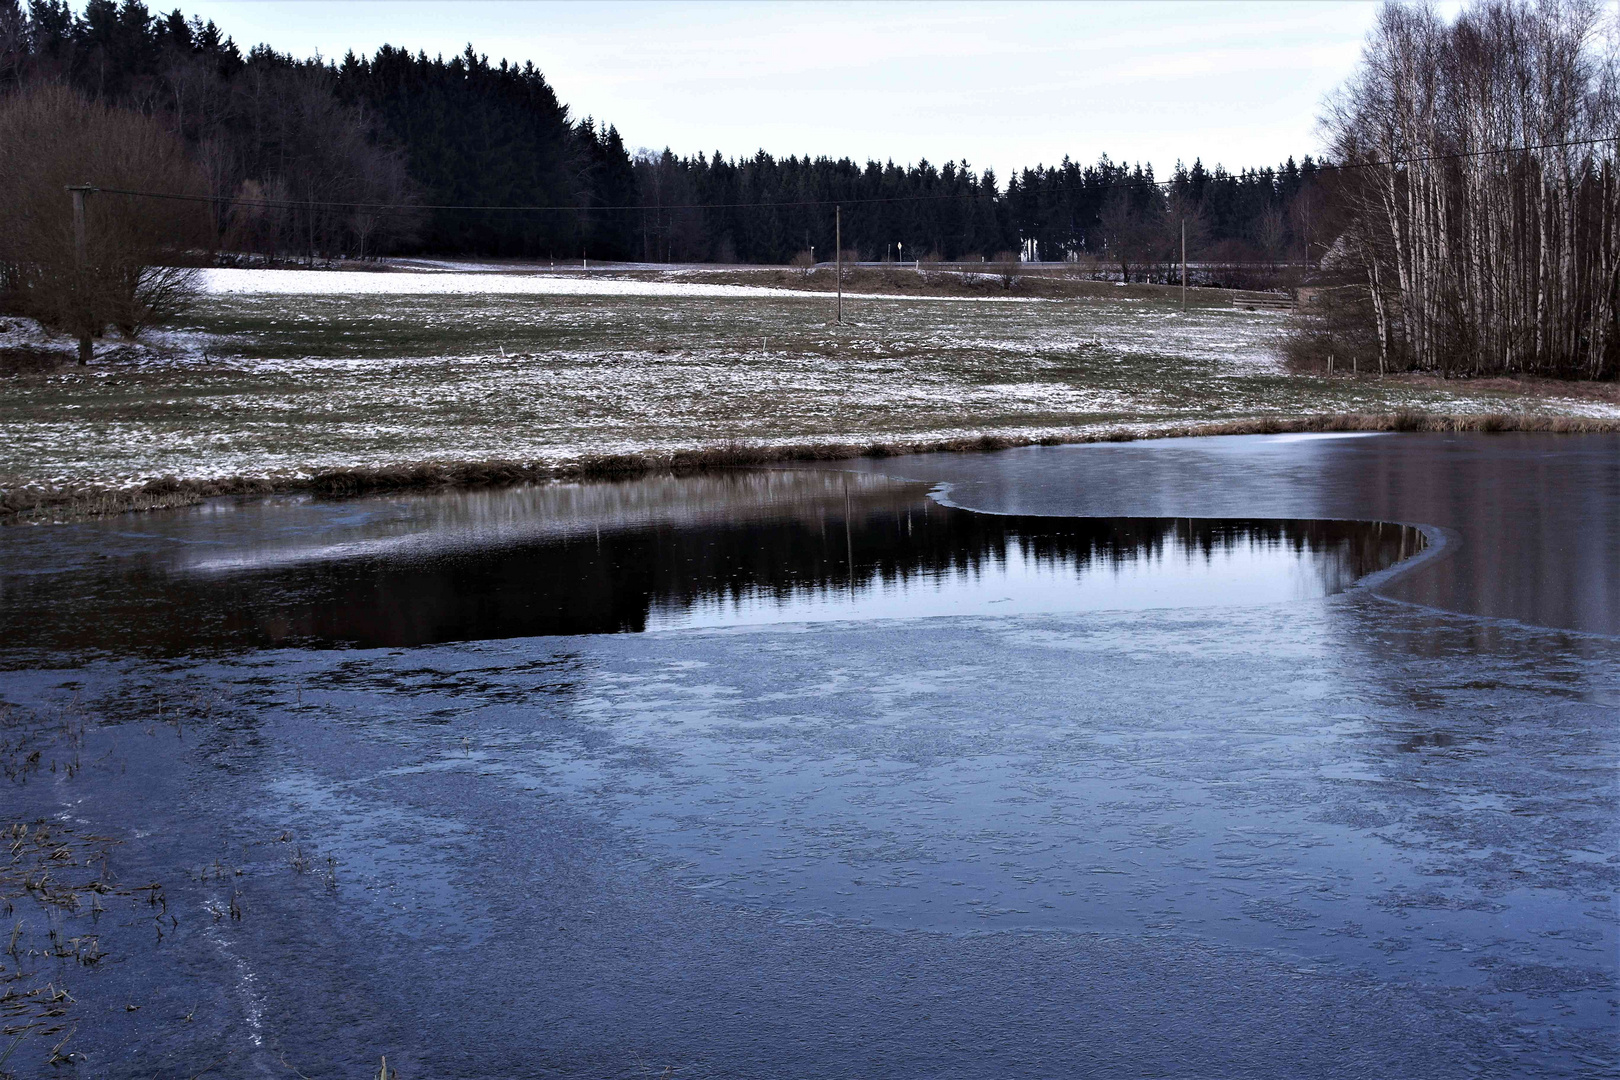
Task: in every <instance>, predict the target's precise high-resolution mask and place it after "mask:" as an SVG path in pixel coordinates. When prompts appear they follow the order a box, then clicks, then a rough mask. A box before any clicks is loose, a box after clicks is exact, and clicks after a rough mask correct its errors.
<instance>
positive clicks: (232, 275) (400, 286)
mask: <svg viewBox="0 0 1620 1080" xmlns="http://www.w3.org/2000/svg"><path fill="white" fill-rule="evenodd" d="M202 282H203V290H204V291H205V292H208V293H211V294H213V295H259V296H265V295H280V296H331V295H343V296H361V295H370V296H435V295H443V294H446V293H453V294H484V295H490V296H621V297H739V298H741V297H752V298H755V299H760V298H764V297H771V298H777V299H788V298H793V299H800V300H814V301H819V302H821V303H831V302H832V301H833V297H832V296H830V295H829V294H827V293H818V292H804V291H801V290H797V289H768V288H765V287H763V286H759V285H706V284H702V283H700V282H685V281H633V280H629V279H625V278H609V277H580V276H577V275H576V276H570V277H551V276H548V275H544V274H489V273H458V272H452V271H446V272H442V273H420V274H378V273H371V272H368V271H362V270H265V269H246V268H240V267H218V268H214V269H210V270H204V271H203V272H202ZM844 299H846V300H893V301H906V300H911V301H916V300H925V301H931V302H934V303H964V302H965V303H980V304H986V303H988V304H1029V303H1042V302H1043V301H1040V300H1036V299H1033V298H1029V297H1001V296H994V297H991V296H884V295H880V294H877V293H845V294H844Z"/></svg>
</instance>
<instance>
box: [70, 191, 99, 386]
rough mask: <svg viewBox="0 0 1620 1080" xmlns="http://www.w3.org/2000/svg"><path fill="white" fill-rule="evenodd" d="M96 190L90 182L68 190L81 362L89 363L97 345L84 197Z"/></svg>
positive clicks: (74, 290)
mask: <svg viewBox="0 0 1620 1080" xmlns="http://www.w3.org/2000/svg"><path fill="white" fill-rule="evenodd" d="M94 190H96V189H95V188H93V187H91V186H90V185H89V184H78V185H76V186H70V187H69V188H68V191H69V192H70V193H71V194H72V195H73V292H74V297H73V298H74V300H75V301H76V302H77V304H78V307H79V312H78V314H79V363H81V364H88V363H89V362H90V358H91V356H92V354H93V352H94V349H95V346H94V345H92V344H91V341H90V337H91V333H92V331H93V330H94V327H92V326H91V325H90V322H91V320H92V319H93V318H94V313H93V312H92V310H91V305H90V303H89V300H88V299H87V293H88V290H87V289H86V288H85V280H84V274H85V269H86V267H85V261H86V259H85V249H84V197H85V196H86V195H88V194H90V193H91V192H92V191H94Z"/></svg>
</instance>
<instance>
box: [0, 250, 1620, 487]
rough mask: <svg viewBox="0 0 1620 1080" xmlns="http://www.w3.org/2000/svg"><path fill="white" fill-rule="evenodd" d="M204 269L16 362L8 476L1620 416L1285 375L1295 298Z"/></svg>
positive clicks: (1500, 397)
mask: <svg viewBox="0 0 1620 1080" xmlns="http://www.w3.org/2000/svg"><path fill="white" fill-rule="evenodd" d="M208 284H209V289H210V291H209V294H208V295H207V296H206V297H205V299H204V301H203V302H202V304H201V305H200V306H199V307H198V309H197V310H196V311H195V312H194V313H193V314H192V316H191V317H190V318H189V319H188V320H187V322H186V324H185V325H183V326H180V327H176V328H173V329H171V330H168V331H165V332H163V333H161V334H157V335H154V336H153V337H152V338H150V339H149V340H148V341H146V342H144V343H140V344H137V345H120V344H116V343H104V344H102V345H100V346H98V359H97V361H96V363H95V364H93V365H91V366H90V367H88V368H78V367H76V366H73V365H71V364H68V365H64V366H58V367H55V368H52V369H49V370H34V371H24V372H22V373H11V374H5V375H0V415H4V417H5V436H6V437H5V438H4V439H3V440H0V487H5V486H9V485H14V484H17V483H63V484H117V485H127V484H132V483H138V482H140V481H143V480H147V479H151V478H155V477H161V476H166V475H171V476H178V477H184V478H201V477H216V476H230V475H244V476H275V475H297V474H302V473H307V472H310V471H314V470H319V469H326V468H332V467H340V466H378V465H389V464H411V463H418V462H425V461H482V460H487V459H493V458H500V459H515V460H522V461H560V460H565V459H568V458H572V457H577V456H579V455H584V454H600V453H618V452H626V451H640V450H655V451H656V450H669V449H675V448H681V447H695V446H704V445H713V444H716V443H721V442H725V441H728V440H743V441H751V442H761V443H798V442H822V441H843V442H856V443H865V442H867V441H871V440H879V439H881V440H891V441H905V440H910V439H936V438H948V437H954V436H962V435H977V434H982V433H986V432H995V433H1001V434H1007V435H1014V436H1035V437H1039V436H1042V435H1064V434H1071V433H1075V432H1081V431H1089V430H1097V429H1102V428H1116V427H1129V428H1133V429H1137V430H1142V429H1146V428H1151V427H1154V426H1159V425H1167V424H1177V423H1186V422H1190V421H1214V420H1223V419H1234V418H1240V417H1257V416H1297V415H1301V414H1306V413H1321V412H1391V411H1394V410H1397V409H1403V408H1415V409H1429V410H1435V411H1444V412H1451V413H1483V412H1502V411H1513V410H1518V409H1527V408H1528V409H1531V410H1533V411H1536V412H1561V413H1568V414H1574V415H1611V416H1612V415H1615V414H1616V413H1617V412H1620V410H1617V409H1616V408H1615V407H1614V406H1613V405H1610V404H1606V403H1603V402H1595V401H1584V402H1583V401H1578V400H1573V399H1571V400H1554V399H1546V398H1538V399H1533V400H1528V401H1527V400H1526V399H1525V398H1522V397H1516V396H1511V395H1510V394H1508V393H1506V392H1504V391H1501V390H1488V389H1477V388H1476V389H1470V388H1469V387H1468V385H1467V384H1459V388H1458V389H1449V388H1448V389H1429V388H1418V387H1413V386H1411V385H1406V384H1401V383H1396V382H1393V381H1392V382H1387V383H1382V382H1379V381H1377V380H1350V379H1337V380H1332V381H1325V380H1321V379H1312V378H1302V377H1298V376H1290V375H1287V374H1285V373H1283V372H1282V370H1281V369H1280V366H1279V363H1278V360H1277V357H1276V352H1275V348H1276V345H1277V343H1278V341H1279V340H1280V338H1281V336H1282V334H1283V333H1284V331H1285V329H1286V327H1287V321H1286V318H1285V317H1284V316H1280V315H1276V314H1271V313H1264V312H1244V311H1237V310H1233V309H1230V308H1216V307H1207V308H1193V309H1192V310H1189V311H1186V312H1183V311H1182V310H1180V309H1179V308H1178V307H1175V306H1171V305H1167V304H1161V303H1156V302H1152V301H1140V300H1137V301H1126V300H1112V299H1109V300H1083V299H1081V300H1065V301H1062V302H1040V303H971V302H967V303H964V302H956V301H931V302H914V301H907V300H897V299H894V298H884V299H881V300H862V299H860V298H858V297H846V303H845V318H846V321H845V324H844V325H843V326H837V325H834V324H833V323H832V319H831V314H832V312H831V304H830V302H829V299H828V298H827V297H826V296H825V295H820V296H818V295H814V294H802V293H784V292H781V291H777V290H767V289H742V288H736V287H729V286H715V285H701V284H690V285H688V284H680V283H667V282H628V281H615V280H609V279H585V278H580V277H576V278H573V279H567V278H546V277H534V276H519V275H507V274H464V273H445V274H411V273H350V272H333V271H317V272H313V273H301V272H298V271H279V270H278V271H257V270H219V271H211V272H210V273H209V275H208ZM11 332H12V333H15V334H17V335H21V336H28V335H30V334H32V335H33V336H35V337H38V336H39V335H38V333H37V331H28V330H26V328H24V329H23V330H16V329H15V328H14V330H13V331H11ZM56 344H64V345H65V346H66V347H67V348H68V349H69V350H70V349H71V344H70V343H63V342H60V341H58V342H56ZM53 347H54V346H53Z"/></svg>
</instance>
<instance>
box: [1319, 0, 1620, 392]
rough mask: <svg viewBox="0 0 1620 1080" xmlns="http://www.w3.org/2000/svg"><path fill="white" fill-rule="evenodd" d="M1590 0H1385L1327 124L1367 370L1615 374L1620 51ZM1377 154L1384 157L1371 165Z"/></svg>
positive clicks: (1618, 346)
mask: <svg viewBox="0 0 1620 1080" xmlns="http://www.w3.org/2000/svg"><path fill="white" fill-rule="evenodd" d="M1600 23H1601V9H1600V8H1599V7H1598V5H1597V4H1596V3H1594V2H1593V0H1543V2H1540V3H1535V4H1531V3H1525V2H1523V0H1478V2H1476V3H1474V4H1473V5H1472V6H1470V7H1468V8H1467V9H1465V10H1464V11H1463V12H1462V14H1461V15H1459V16H1458V18H1457V20H1456V21H1455V22H1454V23H1452V24H1450V25H1447V24H1446V23H1444V22H1443V21H1442V19H1441V18H1440V16H1439V15H1438V14H1437V13H1436V12H1435V11H1434V10H1433V9H1432V8H1429V7H1406V6H1402V5H1399V4H1394V3H1390V4H1386V6H1385V7H1384V8H1383V9H1382V10H1381V11H1380V13H1379V17H1378V22H1377V25H1376V27H1375V29H1374V31H1373V33H1372V36H1371V38H1370V40H1369V41H1368V44H1367V47H1366V50H1365V52H1364V54H1363V58H1362V66H1361V70H1360V71H1359V73H1358V74H1357V76H1356V77H1355V79H1354V80H1352V82H1351V83H1350V84H1349V85H1348V86H1347V87H1346V88H1345V89H1344V90H1343V91H1342V92H1341V94H1340V95H1339V97H1338V99H1337V100H1336V102H1335V103H1334V105H1333V107H1332V110H1331V113H1330V115H1329V116H1328V118H1327V124H1328V127H1329V129H1330V131H1331V134H1332V138H1333V150H1334V154H1335V156H1336V157H1337V158H1339V160H1341V161H1343V162H1345V163H1347V164H1350V165H1354V166H1358V168H1356V169H1355V170H1354V172H1353V174H1352V175H1351V179H1350V180H1349V181H1348V182H1347V183H1345V185H1344V192H1345V195H1346V197H1347V198H1348V200H1349V210H1350V225H1349V229H1348V231H1347V233H1346V234H1345V237H1344V243H1343V245H1342V247H1343V250H1344V251H1345V253H1346V254H1347V256H1348V257H1349V258H1350V259H1352V260H1353V261H1354V262H1355V263H1356V264H1357V266H1358V267H1359V276H1360V277H1361V279H1362V281H1363V283H1364V287H1365V296H1366V306H1367V307H1368V308H1369V309H1370V310H1369V317H1370V319H1371V320H1372V321H1373V322H1374V323H1375V324H1376V331H1377V340H1378V345H1379V363H1380V367H1381V369H1387V368H1388V367H1390V366H1391V365H1399V366H1412V367H1417V368H1421V369H1426V370H1438V371H1441V372H1444V373H1458V374H1466V373H1479V374H1491V373H1499V372H1513V373H1532V372H1533V373H1540V374H1547V375H1561V376H1582V377H1587V378H1606V377H1613V376H1614V375H1616V374H1617V373H1620V325H1617V310H1616V309H1617V304H1620V170H1617V155H1620V143H1617V141H1616V138H1617V136H1620V62H1617V60H1616V52H1615V50H1614V49H1613V48H1612V46H1611V47H1610V48H1608V49H1605V48H1603V46H1602V45H1601V39H1600V37H1599V34H1598V31H1599V27H1600ZM1386 163H1387V164H1386Z"/></svg>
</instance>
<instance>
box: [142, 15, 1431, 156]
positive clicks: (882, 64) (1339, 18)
mask: <svg viewBox="0 0 1620 1080" xmlns="http://www.w3.org/2000/svg"><path fill="white" fill-rule="evenodd" d="M176 2H179V3H181V6H182V9H183V10H184V11H185V12H186V13H187V14H188V15H190V14H199V15H202V16H203V17H204V18H211V19H213V20H214V21H215V22H217V23H218V24H219V25H220V27H221V29H223V30H225V31H226V32H227V33H229V34H231V35H232V36H233V37H234V38H235V39H236V42H237V44H238V45H240V46H242V47H243V48H244V50H245V49H246V48H247V46H249V45H251V44H255V43H258V42H261V41H262V42H267V43H269V44H270V45H272V46H273V47H275V48H276V49H278V50H281V51H283V52H288V51H290V52H292V53H294V54H297V55H300V56H306V55H310V54H313V53H315V52H317V51H319V52H320V53H321V54H322V55H324V56H328V57H341V56H342V55H343V53H344V52H345V51H347V50H349V49H354V50H355V51H356V52H359V53H371V52H373V51H375V50H376V48H377V47H378V46H379V45H381V44H383V43H384V42H387V43H391V44H394V45H400V46H404V47H407V48H409V49H410V50H411V51H413V52H415V51H416V50H418V49H422V50H426V51H427V52H428V54H429V55H432V54H435V53H444V54H446V55H448V54H451V53H457V52H460V51H461V50H462V49H463V48H464V47H465V46H466V45H467V43H468V42H471V43H472V44H473V46H474V47H475V48H476V49H477V50H478V51H479V52H481V53H485V54H487V55H488V56H489V57H490V59H491V60H492V61H498V60H500V59H501V58H502V57H505V58H507V59H510V60H514V61H518V62H522V61H524V60H533V61H534V63H535V65H536V66H537V67H539V68H540V70H541V71H542V72H544V73H545V76H546V79H547V80H548V81H549V82H550V83H551V85H552V87H553V89H555V90H556V91H557V94H558V96H559V97H560V98H561V99H562V100H563V101H564V102H566V103H567V104H568V105H569V106H570V108H571V109H572V110H573V114H574V116H575V117H576V118H578V117H583V116H586V115H591V116H595V117H598V118H601V119H605V120H608V121H611V122H612V123H614V124H616V125H617V126H618V129H619V131H620V133H621V134H622V135H623V136H624V139H625V142H626V144H627V145H629V146H630V147H631V148H632V150H633V149H635V148H637V147H651V148H654V149H662V148H663V147H665V146H669V147H670V148H671V149H673V150H675V151H676V152H677V153H681V154H692V153H696V152H697V151H700V150H701V151H705V152H713V151H714V150H716V149H718V150H721V151H723V152H724V153H725V154H726V156H728V157H734V156H739V155H744V156H746V155H751V154H753V152H754V151H755V150H758V149H761V148H763V149H765V150H768V151H770V152H771V153H773V154H777V155H779V156H782V155H787V154H801V155H802V154H807V153H808V154H812V155H821V154H827V155H831V156H834V157H839V156H845V155H848V156H850V157H853V158H855V159H856V160H858V161H865V160H866V159H867V158H877V159H879V160H883V159H887V158H893V159H894V160H895V161H897V162H902V163H904V162H914V161H916V160H917V159H918V158H922V157H926V158H928V159H929V160H930V161H932V162H934V163H935V164H939V163H941V162H943V161H945V160H947V159H951V160H961V159H963V158H966V159H967V161H968V162H969V163H970V164H971V165H972V166H973V167H975V168H981V169H982V168H983V167H985V166H987V165H988V166H991V167H993V168H994V169H995V170H996V172H997V174H998V176H999V177H1000V178H1001V180H1002V182H1003V183H1005V181H1006V178H1007V176H1008V173H1009V171H1010V170H1012V169H1014V168H1022V167H1024V166H1028V165H1034V164H1037V163H1046V164H1053V163H1056V162H1058V161H1060V160H1061V159H1062V158H1063V156H1064V155H1065V154H1068V155H1069V156H1071V157H1073V158H1074V159H1076V160H1078V161H1081V162H1091V161H1094V160H1096V158H1097V155H1098V154H1101V153H1105V152H1106V153H1107V154H1108V155H1109V156H1110V157H1112V158H1113V159H1114V160H1115V161H1121V160H1123V161H1127V162H1134V161H1142V162H1152V163H1153V165H1154V167H1155V168H1156V169H1157V170H1158V171H1159V174H1160V176H1161V177H1162V176H1164V175H1166V174H1167V173H1168V171H1169V169H1170V168H1171V167H1172V166H1173V165H1174V163H1175V161H1176V159H1177V158H1178V157H1180V158H1183V159H1185V160H1186V161H1187V163H1188V164H1191V162H1192V160H1193V159H1194V158H1195V157H1202V158H1203V160H1204V163H1205V164H1206V165H1211V166H1212V165H1214V164H1215V163H1217V162H1219V163H1222V164H1225V165H1226V166H1228V167H1229V168H1234V169H1235V168H1238V167H1242V166H1250V165H1268V164H1276V163H1277V162H1279V161H1281V160H1282V159H1284V158H1286V157H1287V156H1289V155H1290V154H1292V155H1294V156H1295V157H1296V158H1297V157H1299V156H1300V155H1303V154H1306V153H1317V152H1318V151H1319V149H1320V144H1319V141H1318V136H1317V131H1316V118H1317V116H1318V115H1319V114H1320V112H1321V104H1322V99H1323V97H1324V96H1325V95H1326V94H1328V93H1329V92H1330V91H1331V90H1332V89H1333V88H1334V87H1335V86H1337V85H1338V84H1339V83H1340V82H1342V81H1343V80H1344V79H1345V77H1346V76H1347V75H1349V74H1350V72H1351V71H1352V69H1353V68H1354V66H1355V63H1356V59H1357V57H1358V55H1359V53H1360V48H1361V43H1362V40H1363V38H1364V37H1365V35H1366V33H1367V30H1368V29H1369V27H1370V26H1371V24H1372V21H1373V18H1374V15H1375V14H1376V11H1377V7H1376V5H1375V4H1374V3H1372V2H1370V0H1358V2H1334V0H1310V2H1285V0H1271V2H1246V0H1244V2H1240V0H1228V2H1214V0H1206V2H1190V3H1188V2H1170V0H1159V2H1138V3H1106V2H1101V0H1093V2H1089V3H1069V4H1063V3H1001V2H987V0H975V2H973V3H960V4H957V3H941V2H928V3H892V2H891V3H884V4H869V3H843V4H839V3H808V2H803V3H780V2H779V3H764V2H760V3H664V2H656V0H639V2H630V3H584V2H554V3H540V2H520V0H507V2H483V0H459V2H445V0H433V2H427V3H419V2H412V0H406V2H399V0H368V2H355V0H349V2H337V3H334V2H331V0H192V2H190V3H185V2H184V0H176ZM166 3H168V0H157V2H156V3H154V5H153V6H154V7H156V8H161V7H162V6H164V4H166ZM1448 6H1450V5H1448Z"/></svg>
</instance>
